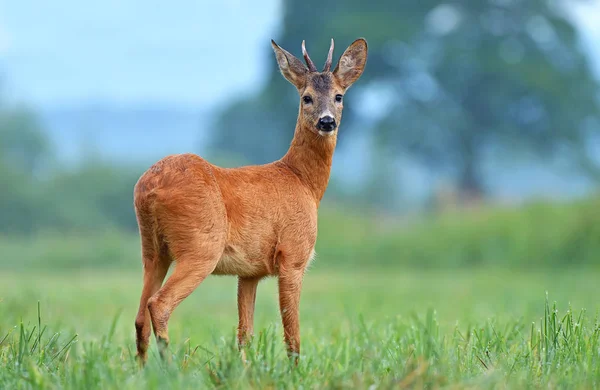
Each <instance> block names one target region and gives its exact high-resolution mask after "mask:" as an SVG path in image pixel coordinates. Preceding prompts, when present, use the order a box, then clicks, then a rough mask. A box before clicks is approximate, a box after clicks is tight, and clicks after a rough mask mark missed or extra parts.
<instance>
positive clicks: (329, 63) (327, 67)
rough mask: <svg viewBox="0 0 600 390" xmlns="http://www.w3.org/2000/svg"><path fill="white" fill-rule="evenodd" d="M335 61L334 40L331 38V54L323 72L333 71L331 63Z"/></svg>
mask: <svg viewBox="0 0 600 390" xmlns="http://www.w3.org/2000/svg"><path fill="white" fill-rule="evenodd" d="M332 61H333V38H331V46H329V53H327V61H325V67H324V68H323V72H329V70H330V69H331V62H332Z"/></svg>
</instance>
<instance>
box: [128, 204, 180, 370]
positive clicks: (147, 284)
mask: <svg viewBox="0 0 600 390" xmlns="http://www.w3.org/2000/svg"><path fill="white" fill-rule="evenodd" d="M139 224H140V236H141V243H142V264H143V266H144V279H143V287H142V296H141V298H140V306H139V309H138V313H137V316H136V318H135V330H136V347H137V356H136V357H137V360H138V362H139V363H140V364H141V365H143V364H144V363H145V362H146V358H147V356H146V352H147V350H148V342H149V340H150V332H151V331H152V328H151V324H150V313H149V312H148V299H150V297H151V296H152V295H153V294H154V293H156V292H157V291H158V289H159V288H160V286H161V284H162V282H163V280H164V279H165V276H166V274H167V271H168V269H169V265H170V263H171V259H170V257H169V256H168V253H166V252H165V251H161V249H160V248H159V247H158V246H157V245H156V240H155V236H154V234H155V233H154V229H153V226H152V224H151V222H148V221H147V219H145V218H144V215H143V214H142V215H140V218H139Z"/></svg>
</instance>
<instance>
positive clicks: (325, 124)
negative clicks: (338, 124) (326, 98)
mask: <svg viewBox="0 0 600 390" xmlns="http://www.w3.org/2000/svg"><path fill="white" fill-rule="evenodd" d="M317 127H318V128H319V130H323V131H332V130H333V129H335V119H333V118H332V117H330V116H329V115H328V116H324V117H323V118H321V119H319V123H317Z"/></svg>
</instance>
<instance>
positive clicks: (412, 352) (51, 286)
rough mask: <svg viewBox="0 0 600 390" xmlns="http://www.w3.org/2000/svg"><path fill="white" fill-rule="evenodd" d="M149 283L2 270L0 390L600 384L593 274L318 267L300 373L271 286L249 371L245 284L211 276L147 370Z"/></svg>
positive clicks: (103, 275)
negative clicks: (240, 333)
mask: <svg viewBox="0 0 600 390" xmlns="http://www.w3.org/2000/svg"><path fill="white" fill-rule="evenodd" d="M140 277H141V276H140V274H138V273H133V272H130V271H127V272H116V271H109V270H105V271H91V270H89V271H85V272H81V273H75V272H68V273H54V274H52V273H41V274H35V273H31V272H22V271H18V272H16V271H13V272H3V273H2V274H1V275H0V364H1V367H2V368H1V369H0V388H2V389H17V388H85V389H94V388H102V389H107V388H118V389H128V388H131V389H139V388H148V387H150V388H181V387H184V388H204V387H219V388H365V389H366V388H406V387H409V388H422V387H428V388H438V387H446V388H448V387H449V388H478V389H479V388H505V387H506V386H509V387H512V388H514V387H517V388H524V387H532V388H556V387H562V388H564V387H569V388H595V387H598V386H599V385H600V343H599V340H598V339H599V337H600V328H599V324H598V321H597V311H598V309H600V302H599V301H598V297H600V283H598V281H599V279H600V272H599V271H598V270H597V269H591V268H590V269H582V268H579V269H574V270H570V271H569V270H562V271H560V272H559V271H538V272H535V271H531V270H530V271H523V270H521V271H518V272H517V271H515V272H509V271H507V270H506V269H503V270H496V269H490V268H485V269H479V270H476V271H474V270H464V271H461V270H455V271H446V272H443V271H431V270H429V271H428V270H412V271H403V270H402V269H395V268H388V269H380V270H371V271H365V270H364V269H360V268H356V269H352V268H348V269H345V270H344V271H343V272H334V271H331V270H322V269H319V266H318V265H317V266H316V267H315V269H313V270H311V271H310V272H309V273H308V274H307V277H306V279H305V286H304V291H303V296H302V304H301V321H302V325H301V330H302V354H301V355H302V356H301V359H300V363H299V366H298V367H297V368H295V369H292V368H291V367H290V365H289V362H288V360H287V359H286V355H285V350H284V348H283V342H282V330H281V326H280V322H279V313H278V307H277V298H276V283H275V280H266V281H265V282H263V283H261V285H260V286H259V291H258V297H257V304H256V306H257V307H256V310H257V312H256V326H255V330H256V337H255V339H254V342H253V344H252V345H251V346H250V347H249V349H248V351H247V358H248V362H247V363H246V364H244V363H242V360H241V359H240V357H239V355H238V353H237V350H236V347H235V343H234V336H235V326H236V325H237V318H236V316H237V309H236V301H235V296H236V287H235V286H236V281H235V279H234V278H228V277H220V278H219V277H211V278H209V279H207V280H206V281H205V282H204V283H203V284H202V285H201V286H200V287H199V288H198V289H197V290H196V291H195V292H194V294H192V296H190V297H189V298H188V299H187V300H185V301H184V302H183V303H182V305H181V306H180V307H179V308H178V309H177V310H176V311H175V313H174V315H173V317H172V320H171V322H170V337H171V346H170V347H171V352H172V354H173V359H172V363H171V364H170V365H164V364H162V363H161V361H160V360H159V359H158V357H157V356H158V354H157V349H156V345H155V343H154V340H153V341H152V349H151V352H150V358H149V364H148V365H147V366H146V368H145V369H144V370H138V369H137V366H136V364H135V361H134V358H133V356H134V353H135V351H134V349H135V343H134V326H133V322H134V316H135V312H136V309H137V304H138V298H139V292H140V288H141V280H140ZM546 292H547V293H548V301H546ZM38 301H39V307H40V311H41V320H39V319H38ZM554 301H556V307H555V306H554V305H555V303H554ZM583 308H586V309H587V310H585V311H582V309H583ZM38 323H41V326H42V330H43V331H42V332H41V334H40V332H39V330H40V328H39V325H38Z"/></svg>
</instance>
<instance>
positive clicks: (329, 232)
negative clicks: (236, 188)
mask: <svg viewBox="0 0 600 390" xmlns="http://www.w3.org/2000/svg"><path fill="white" fill-rule="evenodd" d="M358 37H365V38H366V39H367V40H368V43H369V58H368V62H367V67H366V70H365V73H364V75H363V76H362V78H361V79H360V81H359V82H357V83H356V85H355V86H354V87H352V89H351V90H350V91H349V93H348V95H347V98H346V104H345V107H346V108H345V111H344V119H343V123H342V127H341V131H340V134H339V144H338V145H339V148H338V150H337V151H336V155H335V159H334V165H333V174H332V180H331V184H330V186H329V189H328V191H327V193H326V196H325V200H324V203H323V204H322V206H321V216H322V217H321V221H320V235H319V243H318V249H317V252H318V253H319V254H320V256H319V257H320V259H321V260H320V261H319V262H318V265H317V266H316V267H325V268H326V267H336V266H340V265H347V264H353V265H356V266H360V265H366V266H373V265H403V266H414V267H474V266H479V265H486V264H487V265H494V266H498V265H510V266H519V267H528V266H536V267H538V266H544V265H547V266H564V265H569V266H571V265H573V264H576V263H577V264H595V263H596V262H597V260H595V259H597V258H598V256H599V255H600V211H599V210H600V208H599V207H598V206H599V202H598V196H597V189H598V184H599V182H600V84H599V80H600V45H598V42H600V1H597V0H562V1H560V0H554V1H543V0H527V1H525V0H486V1H431V0H424V1H419V2H416V1H414V2H398V1H393V0H386V1H378V2H365V1H358V0H348V1H345V2H343V3H341V2H335V3H334V2H323V1H322V0H321V1H315V0H306V1H303V2H293V1H291V0H256V1H253V2H244V1H239V0H225V1H221V2H193V1H181V2H177V3H176V4H166V3H164V4H163V3H158V2H147V1H145V2H142V1H137V0H135V1H129V2H121V1H116V0H108V1H104V2H101V3H81V2H75V1H71V0H58V1H55V2H52V3H44V2H42V3H40V2H33V1H31V0H21V1H10V0H0V247H1V248H3V249H2V250H1V251H0V253H2V256H0V266H1V267H2V268H4V269H5V270H9V269H11V270H20V269H23V270H24V269H45V268H48V269H62V268H72V269H79V268H84V267H116V268H117V269H122V268H132V269H139V268H140V256H139V245H138V238H137V227H136V221H135V216H134V212H133V205H132V192H133V186H134V184H135V182H136V180H137V179H138V178H139V176H140V175H141V174H142V173H143V172H144V171H145V170H146V169H147V168H148V167H149V166H150V165H151V164H152V163H154V162H155V161H156V160H158V159H160V158H162V157H164V156H166V155H168V154H173V153H181V152H194V153H198V154H200V155H202V156H203V157H205V158H207V159H208V160H209V161H210V162H212V163H215V164H219V165H223V166H239V165H244V164H262V163H267V162H270V161H273V160H275V159H278V158H280V157H281V156H282V155H283V154H284V153H285V151H286V150H287V147H288V146H289V143H290V140H291V138H292V135H293V130H294V123H295V121H296V115H297V105H298V101H299V98H298V96H297V93H296V91H295V89H294V88H293V87H292V86H291V85H289V84H288V83H287V82H286V81H285V80H284V79H283V77H281V75H280V74H279V73H278V70H277V68H276V61H275V59H274V55H273V53H272V49H271V46H270V39H271V38H273V39H275V40H276V41H277V43H278V44H279V45H281V46H282V47H284V48H285V49H287V50H288V51H290V52H292V53H293V54H295V55H297V56H300V55H301V54H300V53H301V51H300V44H301V42H302V40H303V39H305V40H306V42H307V48H308V50H309V52H310V54H311V57H312V58H313V60H315V62H317V63H322V62H323V61H324V60H325V56H326V53H327V49H328V47H329V41H330V39H331V38H334V39H335V42H336V51H335V53H334V54H335V55H334V61H337V59H339V56H340V55H341V53H342V52H343V50H344V49H345V48H346V47H347V46H348V45H349V44H350V43H351V42H352V41H353V40H354V39H356V38H358Z"/></svg>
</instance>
